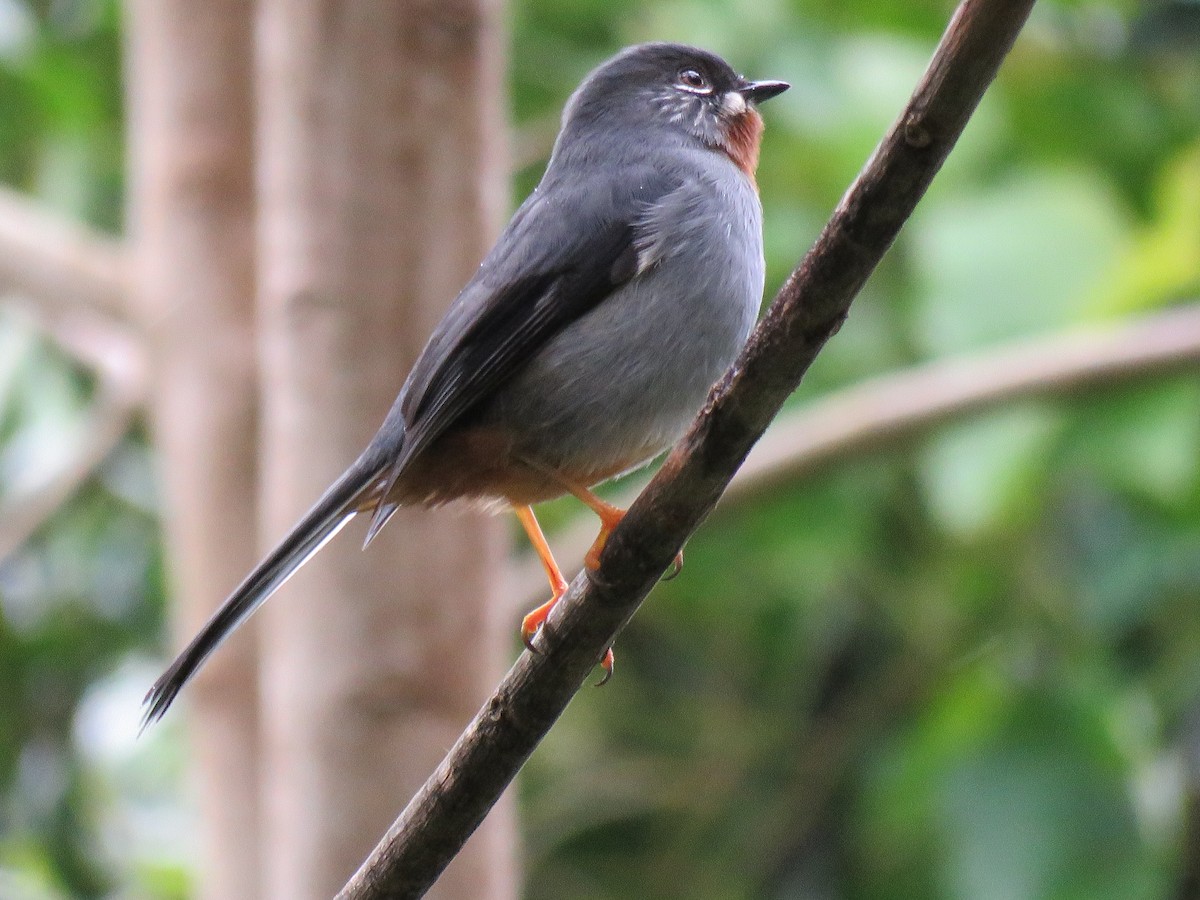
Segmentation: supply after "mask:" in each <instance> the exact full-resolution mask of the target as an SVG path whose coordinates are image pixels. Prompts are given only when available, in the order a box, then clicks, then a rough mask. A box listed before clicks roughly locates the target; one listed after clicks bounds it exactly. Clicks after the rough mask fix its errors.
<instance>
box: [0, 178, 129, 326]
mask: <svg viewBox="0 0 1200 900" xmlns="http://www.w3.org/2000/svg"><path fill="white" fill-rule="evenodd" d="M126 279H127V270H126V265H125V253H124V250H123V249H122V246H121V243H120V242H119V241H118V240H116V239H115V238H109V237H105V236H103V235H100V234H98V233H96V232H93V231H91V230H89V229H88V228H86V227H85V226H83V225H80V224H78V223H75V222H71V221H69V220H67V219H63V218H59V217H57V216H54V215H52V214H51V213H50V212H48V211H47V210H45V209H42V208H41V207H40V206H38V204H36V203H34V202H33V201H31V200H29V199H27V198H25V197H23V196H22V195H20V194H18V193H17V192H15V191H11V190H8V189H6V188H0V285H2V286H4V287H6V288H10V289H12V290H14V291H15V292H17V293H20V294H22V295H27V296H28V297H30V298H31V299H33V300H35V301H37V302H39V303H41V304H48V305H52V306H55V307H57V308H59V309H62V308H64V307H79V306H83V307H86V308H89V309H93V310H96V311H99V312H102V313H105V314H107V315H110V316H113V317H114V318H117V319H123V320H127V319H128V318H129V308H128V303H127V289H128V284H127V280H126Z"/></svg>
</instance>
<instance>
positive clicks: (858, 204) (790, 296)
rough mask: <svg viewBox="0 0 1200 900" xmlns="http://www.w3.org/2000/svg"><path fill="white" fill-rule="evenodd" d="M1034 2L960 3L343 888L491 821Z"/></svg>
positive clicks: (728, 473)
mask: <svg viewBox="0 0 1200 900" xmlns="http://www.w3.org/2000/svg"><path fill="white" fill-rule="evenodd" d="M1032 5H1033V0H966V2H964V3H963V4H962V5H961V6H960V7H959V8H958V10H957V11H956V13H955V15H954V18H953V19H952V20H951V23H950V26H949V28H948V29H947V32H946V34H945V35H944V37H943V39H942V42H941V44H940V45H939V47H938V50H937V52H936V54H935V55H934V58H933V61H932V62H931V64H930V67H929V69H928V70H927V71H926V73H925V76H924V78H923V79H922V81H921V83H920V84H919V85H918V87H917V90H916V93H915V94H914V95H913V98H912V100H911V101H910V102H909V105H908V107H907V108H906V109H905V111H904V113H903V114H902V115H901V117H900V119H899V121H898V123H897V124H896V125H895V126H893V128H892V129H891V131H890V132H889V133H888V135H887V136H886V137H885V138H884V140H883V143H882V144H880V146H879V147H878V148H877V149H876V151H875V153H874V155H873V156H872V158H871V160H870V161H869V162H868V163H867V166H866V168H865V169H864V170H863V172H862V173H861V174H860V175H859V177H858V180H857V181H856V182H855V184H854V185H853V186H852V187H851V189H850V191H849V192H848V193H847V194H846V196H845V197H844V198H843V199H842V202H841V203H840V204H839V206H838V208H837V210H836V211H835V212H834V214H833V218H832V219H831V220H830V222H829V224H828V225H827V226H826V227H825V230H824V231H823V232H822V234H821V236H820V237H819V238H818V239H817V243H816V245H815V246H814V247H813V249H812V250H811V251H810V252H809V253H808V255H807V256H806V257H805V258H804V260H803V262H802V263H801V264H800V266H799V268H798V269H797V270H796V271H795V272H793V274H792V276H791V277H790V278H789V279H788V280H787V282H786V283H785V284H784V286H783V288H782V290H781V291H780V292H779V295H778V296H777V297H776V298H775V301H774V302H773V303H772V305H771V308H770V310H769V311H768V312H767V315H766V317H765V318H764V320H763V321H762V322H761V323H760V324H759V327H758V329H757V330H756V331H755V333H754V335H753V336H752V337H751V339H750V343H749V344H748V345H747V347H746V350H745V351H744V352H743V353H742V355H741V357H740V358H739V359H738V361H737V362H736V363H735V364H734V366H733V368H732V369H731V370H730V371H729V372H728V373H727V374H726V376H725V377H724V378H723V379H722V380H721V382H720V383H719V384H718V385H717V386H716V387H715V388H714V389H713V392H712V393H711V394H710V396H709V399H708V402H707V403H706V404H705V408H704V410H703V411H702V413H701V414H700V416H699V417H698V418H697V419H696V421H695V422H694V423H693V425H692V427H691V429H690V430H689V432H688V433H687V435H686V436H685V437H684V438H683V439H682V440H681V441H680V443H679V444H678V446H677V447H676V448H675V450H674V451H673V452H672V453H671V455H670V456H669V457H668V458H667V461H666V462H665V463H664V464H663V467H662V469H661V470H660V471H659V473H658V474H657V475H656V476H655V478H654V479H653V480H652V481H651V482H650V484H649V486H648V487H647V488H646V490H645V491H644V492H643V493H642V495H641V496H640V497H639V498H638V500H637V501H636V502H635V503H634V504H633V506H632V507H630V510H629V513H628V515H626V517H625V519H624V521H623V522H622V523H621V524H620V525H619V526H618V527H617V528H616V530H614V531H613V533H612V535H611V537H610V538H609V540H608V543H607V545H606V546H605V549H604V553H603V556H602V560H601V567H600V569H599V570H598V571H597V572H594V573H592V574H591V575H590V576H588V575H580V576H579V577H577V578H576V579H575V581H574V582H573V583H572V584H571V588H570V590H569V591H568V593H567V595H566V596H565V597H564V599H563V600H562V601H561V602H560V603H559V604H558V605H557V606H556V607H555V610H554V613H553V614H552V615H551V617H550V621H549V623H548V625H549V631H550V632H551V634H552V635H553V639H549V638H547V637H542V638H541V639H540V640H539V647H538V649H539V652H537V653H524V654H522V655H521V657H520V658H519V659H518V660H517V663H516V665H515V666H514V667H513V668H512V670H510V671H509V673H508V674H507V675H506V676H505V678H504V679H503V681H501V683H500V685H499V687H498V688H497V689H496V692H495V694H493V696H492V697H491V698H490V699H489V700H488V701H487V702H486V703H485V704H484V706H483V708H482V709H481V710H480V711H479V713H478V714H477V715H476V716H475V719H474V720H473V721H472V722H471V723H470V725H469V726H468V727H467V730H466V731H465V732H463V734H462V736H461V737H459V739H458V741H457V742H456V743H455V745H454V747H453V748H452V749H451V750H450V753H449V755H448V756H447V757H446V758H445V759H444V760H443V761H442V763H441V765H439V766H438V768H437V770H436V771H435V772H434V773H433V775H432V776H431V777H430V779H429V780H428V781H427V782H426V783H425V785H424V787H422V788H421V790H420V791H419V792H418V793H417V795H416V796H415V797H414V798H413V799H412V801H411V802H410V803H409V805H408V807H407V808H406V809H405V810H404V812H403V813H401V815H400V817H399V818H398V819H397V820H396V822H395V823H394V824H393V825H392V827H391V828H390V829H389V830H388V833H387V834H386V835H385V836H384V838H383V840H382V841H381V842H380V844H379V845H378V846H377V847H376V848H375V850H374V851H373V852H372V853H371V856H370V857H369V858H368V859H367V861H366V862H365V863H363V866H362V868H360V869H359V871H358V872H357V873H356V874H355V875H354V877H353V878H351V880H350V882H349V883H348V884H347V885H346V887H345V888H343V890H342V892H341V894H340V895H339V896H340V897H342V898H384V897H387V898H396V897H419V896H421V895H422V894H424V892H425V891H426V890H427V889H428V888H429V886H430V885H431V884H432V883H433V881H434V880H435V879H436V878H437V877H438V875H439V874H440V873H441V871H442V870H443V869H444V868H445V866H446V865H447V864H448V863H449V861H450V860H451V859H452V858H453V857H454V855H455V854H456V853H457V852H458V850H459V849H460V848H461V847H462V845H463V843H464V842H465V841H466V839H467V837H468V836H469V835H470V834H471V833H472V832H473V831H474V830H475V828H476V827H477V826H478V825H479V823H480V822H481V821H482V820H483V817H484V816H485V815H486V814H487V811H488V810H489V809H490V808H491V807H492V805H493V804H494V803H495V802H496V800H497V799H498V798H499V796H500V794H501V793H502V792H503V790H504V789H505V788H506V787H507V786H508V784H509V783H510V782H511V781H512V780H513V778H514V777H516V774H517V771H518V770H519V769H520V768H521V766H522V765H523V764H524V762H525V760H526V759H528V758H529V755H530V754H531V753H532V752H533V750H534V748H535V747H536V746H537V744H538V743H539V742H540V741H541V739H542V738H543V737H544V736H545V734H546V732H547V731H549V729H550V726H551V725H553V724H554V722H555V721H556V720H557V718H558V717H559V715H561V714H562V711H563V709H564V708H565V707H566V705H567V703H568V702H570V700H571V698H572V697H573V696H574V695H575V692H576V691H577V690H578V689H579V687H580V685H581V684H582V683H583V681H584V679H585V678H586V677H587V674H588V672H589V671H590V670H591V668H592V667H593V666H594V665H595V663H596V660H597V659H598V658H599V656H600V654H601V653H602V652H603V651H604V648H605V647H607V646H609V645H610V644H611V643H612V641H613V639H614V638H615V637H616V635H617V634H618V633H619V632H620V630H621V628H623V627H624V625H625V623H626V622H627V621H628V620H629V618H630V617H631V616H632V615H633V614H634V612H635V611H636V610H637V608H638V606H639V605H640V604H641V602H642V600H643V599H644V598H645V596H646V595H647V594H648V593H649V592H650V590H651V588H653V587H654V584H655V582H656V581H657V580H658V578H659V576H660V575H661V573H662V572H663V571H664V570H665V569H666V568H667V566H668V565H669V564H670V563H671V560H672V559H673V558H674V556H675V554H676V552H678V550H679V549H680V547H682V546H683V543H684V541H685V540H686V539H687V538H688V536H689V535H690V534H691V533H692V532H693V531H694V530H695V529H696V527H697V526H698V525H699V524H700V522H701V521H702V520H703V519H704V517H705V516H706V515H707V514H708V513H709V512H710V511H711V510H712V508H713V506H714V505H715V504H716V502H717V499H718V498H719V497H720V495H721V492H722V491H723V490H724V489H725V487H726V485H728V484H729V481H730V479H731V478H732V477H733V474H734V472H735V471H736V470H737V468H738V466H739V465H740V464H741V462H742V460H743V459H745V457H746V454H747V453H749V451H750V447H751V446H752V445H753V444H754V442H755V441H756V440H757V439H758V438H759V436H760V435H762V433H763V431H764V430H766V427H767V425H768V424H769V423H770V421H771V419H772V418H773V417H774V416H775V414H776V413H777V412H778V411H779V408H780V406H781V405H782V404H783V402H784V400H785V399H786V398H787V396H788V395H789V394H790V393H791V392H792V391H793V390H794V389H795V387H796V385H797V384H799V383H800V379H801V377H802V376H803V375H804V373H805V371H806V370H807V369H808V367H809V365H810V364H811V363H812V361H813V359H814V358H815V356H816V355H817V353H818V352H819V351H820V349H821V347H822V346H824V344H825V341H827V340H828V339H829V337H830V336H831V335H832V334H833V333H834V332H836V331H837V329H838V327H839V326H840V325H841V323H842V321H843V320H844V319H845V318H846V315H847V312H848V310H849V307H850V302H851V301H852V300H853V298H854V296H855V294H856V293H857V292H858V290H859V289H860V288H861V287H862V285H863V283H864V282H865V281H866V279H867V277H868V275H870V273H871V272H872V271H873V270H874V268H875V266H876V265H878V263H879V260H880V259H881V258H882V257H883V255H884V253H885V252H886V251H887V249H888V247H889V246H890V245H891V243H892V241H893V240H894V239H895V237H896V234H897V233H898V232H899V230H900V227H901V226H902V225H903V223H904V221H905V220H906V219H907V218H908V216H909V215H910V214H911V213H912V210H913V208H914V207H915V206H916V203H917V201H918V200H919V199H920V197H921V196H922V195H923V194H924V192H925V190H926V188H927V187H928V186H929V183H930V181H931V180H932V179H933V176H934V175H935V173H936V172H937V170H938V169H939V168H940V167H941V164H942V162H943V161H944V160H945V158H946V155H947V154H948V153H949V152H950V148H951V147H952V146H953V145H954V143H955V141H956V140H957V139H958V136H959V135H960V134H961V132H962V129H963V127H964V126H965V125H966V122H967V119H968V118H969V117H970V115H971V113H972V112H973V111H974V109H975V106H976V105H977V104H978V102H979V99H980V97H981V96H982V95H983V92H984V90H985V88H986V87H987V85H988V84H989V83H990V82H991V80H992V79H993V78H994V77H995V74H996V71H997V69H998V68H999V66H1000V63H1001V61H1002V60H1003V58H1004V56H1005V55H1006V53H1007V52H1008V50H1009V48H1010V47H1011V46H1012V43H1013V41H1014V40H1015V39H1016V36H1017V33H1018V32H1019V31H1020V29H1021V26H1022V25H1023V24H1024V21H1025V19H1026V17H1027V16H1028V14H1029V10H1030V8H1031V7H1032ZM544 632H545V630H543V633H544Z"/></svg>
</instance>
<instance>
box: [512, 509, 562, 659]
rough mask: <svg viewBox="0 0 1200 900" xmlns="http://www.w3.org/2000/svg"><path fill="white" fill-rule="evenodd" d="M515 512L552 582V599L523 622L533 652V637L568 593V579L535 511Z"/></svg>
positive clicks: (527, 645)
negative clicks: (547, 541)
mask: <svg viewBox="0 0 1200 900" xmlns="http://www.w3.org/2000/svg"><path fill="white" fill-rule="evenodd" d="M513 510H514V511H515V512H516V514H517V518H518V519H520V520H521V527H522V528H524V529H525V534H527V535H528V536H529V543H531V544H533V549H534V552H535V553H537V555H538V559H539V560H541V562H542V568H543V569H545V570H546V577H547V578H548V579H549V580H550V593H551V595H552V596H551V597H550V599H549V600H547V601H546V602H545V603H543V604H542V605H541V606H539V607H538V608H537V609H535V610H534V611H533V612H531V613H530V614H529V615H527V616H526V617H525V618H524V620H522V622H521V639H522V640H524V641H525V646H526V647H528V648H529V649H530V650H533V636H534V635H535V634H536V633H537V630H538V629H539V628H541V627H542V624H543V623H544V622H545V621H546V617H547V616H548V615H550V610H552V609H554V604H555V603H557V602H558V601H559V600H561V599H562V595H563V594H565V593H566V592H567V579H565V578H563V574H562V570H561V569H559V567H558V563H556V562H555V561H554V554H553V553H551V552H550V545H549V544H548V543H546V536H545V535H544V534H542V526H541V525H539V524H538V520H537V517H536V516H534V514H533V509H532V508H530V507H528V506H514V507H513ZM534 652H535V653H536V652H537V651H536V650H535V651H534Z"/></svg>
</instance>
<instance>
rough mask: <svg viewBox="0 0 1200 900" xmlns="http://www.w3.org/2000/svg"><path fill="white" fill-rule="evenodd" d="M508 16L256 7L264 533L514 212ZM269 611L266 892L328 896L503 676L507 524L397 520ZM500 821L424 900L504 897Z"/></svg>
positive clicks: (292, 503)
mask: <svg viewBox="0 0 1200 900" xmlns="http://www.w3.org/2000/svg"><path fill="white" fill-rule="evenodd" d="M500 13H501V9H500V7H499V4H498V3H495V2H492V0H455V2H449V3H446V2H443V3H438V4H411V3H395V2H380V0H376V2H362V3H344V2H340V0H263V2H262V4H261V19H260V22H259V26H260V27H259V39H260V46H259V69H258V74H259V84H260V91H259V95H258V99H259V110H260V118H259V125H260V129H259V134H260V140H261V145H260V169H259V172H260V181H259V188H260V194H259V200H260V210H261V220H260V230H259V238H260V242H259V250H260V254H261V259H262V263H261V267H260V273H261V282H260V326H261V330H262V336H263V340H264V342H265V343H264V346H263V364H262V369H261V373H262V379H263V389H264V390H263V422H264V431H263V435H264V441H263V446H262V450H261V454H262V455H261V463H260V465H261V469H262V474H263V479H262V491H263V494H262V497H263V510H264V527H263V531H262V537H263V538H264V539H266V540H267V541H271V540H274V539H276V538H278V536H279V535H280V534H282V533H283V531H284V530H285V529H286V528H287V527H289V526H290V525H291V524H292V522H293V521H294V520H295V519H296V517H297V516H298V515H299V514H300V513H302V512H303V511H304V509H305V508H307V506H308V505H309V504H310V503H311V502H312V501H313V500H314V499H315V498H316V497H317V496H318V494H319V493H320V492H321V491H322V490H323V489H324V487H325V486H326V485H327V484H328V483H329V482H330V480H332V479H333V478H334V477H335V476H336V475H337V474H338V473H339V472H340V471H341V470H342V469H343V468H344V467H345V466H346V465H348V464H349V463H350V462H351V461H352V460H353V459H354V457H355V456H356V455H357V454H358V452H359V451H360V450H361V448H362V447H363V446H364V445H365V444H366V442H367V440H368V439H369V438H370V436H371V434H372V433H373V432H374V429H375V428H376V427H377V426H378V424H379V422H380V421H381V420H382V418H383V415H384V413H385V412H386V411H387V409H388V406H389V405H390V403H391V401H392V399H393V398H394V396H395V394H396V392H397V390H398V389H399V387H400V385H401V383H402V382H403V379H404V376H405V374H406V373H407V371H408V368H409V366H410V365H411V363H412V361H413V360H414V358H415V356H416V354H417V353H418V352H419V350H420V348H421V346H422V345H423V343H424V341H425V338H426V337H427V336H428V333H429V330H430V329H431V327H432V326H433V324H434V323H435V322H436V320H437V319H438V317H439V316H440V315H441V313H442V312H443V311H444V310H445V308H446V306H447V305H448V304H449V302H450V301H451V300H452V299H453V297H454V296H455V294H456V293H457V292H458V290H459V289H460V287H461V286H462V284H463V283H464V282H465V280H466V279H467V278H468V277H469V276H470V274H471V272H472V271H473V270H474V268H475V267H476V266H477V264H478V262H479V260H480V258H481V256H482V254H483V252H484V251H485V249H486V246H487V243H488V240H489V239H490V238H491V237H492V236H493V235H494V233H495V231H496V229H497V226H498V224H499V223H500V219H501V216H502V215H503V211H504V209H505V207H506V205H507V203H506V189H505V184H506V180H507V173H506V165H505V163H506V154H505V153H504V152H502V150H501V148H502V147H503V146H504V141H505V135H504V124H503V103H502V99H503V88H502V85H503V64H502V49H501V48H502V35H501V23H500ZM362 535H363V526H362V525H361V524H359V526H358V527H352V528H350V529H348V531H347V532H345V533H344V534H343V535H342V536H341V537H340V538H339V539H338V540H335V541H333V542H332V543H331V544H330V545H329V546H328V547H327V548H326V549H325V550H324V551H322V553H321V554H320V555H319V556H318V557H317V558H316V559H315V560H314V561H313V562H312V563H311V564H310V566H309V567H308V568H307V569H306V570H305V571H304V572H302V573H301V574H300V575H299V576H298V577H297V578H295V579H294V580H293V581H292V582H291V583H289V585H288V586H287V587H286V588H285V589H284V590H283V591H282V592H281V594H280V596H279V597H278V598H276V599H275V600H274V601H272V603H270V604H268V606H267V608H266V610H265V612H264V628H263V641H262V664H263V698H264V706H263V720H264V737H265V745H264V761H263V766H264V768H263V775H264V786H265V794H264V797H265V801H264V802H265V806H264V810H265V815H266V832H265V833H266V847H265V854H266V855H265V857H264V864H265V874H264V878H265V879H266V894H267V896H269V897H273V898H281V900H282V898H287V900H304V898H326V897H329V896H332V895H333V894H334V893H336V891H337V890H338V889H339V888H340V887H341V886H342V884H343V883H344V881H345V880H346V879H347V878H348V877H349V876H350V875H351V874H352V873H353V872H354V870H355V869H356V868H357V866H358V864H359V863H360V862H361V861H362V859H363V858H364V857H365V856H366V855H367V853H368V852H369V851H370V850H371V848H372V847H373V846H374V844H375V841H376V840H377V839H378V837H379V836H380V835H381V834H382V833H383V832H384V830H385V829H386V828H387V826H388V825H389V824H390V822H391V821H392V819H393V818H394V816H395V815H396V813H397V811H398V810H399V809H401V808H402V807H403V806H404V804H405V803H406V802H407V800H408V799H409V797H410V796H411V794H412V793H413V792H414V791H415V790H416V789H417V788H418V787H419V786H420V785H421V783H422V782H423V781H424V779H425V777H426V776H427V775H428V773H429V772H430V771H431V770H432V769H433V768H434V766H435V765H436V764H437V762H438V761H439V760H440V759H441V757H442V755H443V753H444V752H445V750H446V749H447V748H448V747H449V746H450V744H451V743H452V742H453V740H454V738H455V737H456V736H457V735H458V733H459V731H460V730H461V728H462V727H463V726H464V725H465V723H466V722H467V721H468V719H469V718H470V716H471V715H472V714H473V712H474V711H475V709H476V708H477V707H478V705H479V704H480V703H481V702H482V700H483V698H484V697H485V696H486V692H487V690H488V688H489V687H490V686H491V684H492V683H493V682H494V680H495V678H496V677H497V675H498V674H499V672H500V670H501V665H502V661H503V655H504V652H505V650H506V648H508V647H510V646H511V638H512V633H513V632H512V629H513V628H514V627H515V624H514V621H509V620H508V618H507V617H505V616H503V615H502V604H500V603H498V602H496V601H497V600H498V599H499V591H498V588H499V585H498V583H497V582H498V578H497V576H498V575H499V573H500V571H501V566H502V557H503V548H504V543H505V541H504V530H503V524H502V523H501V522H499V521H496V520H494V519H484V518H481V517H479V516H476V515H473V514H467V513H463V512H457V513H454V514H446V513H430V512H425V511H421V510H413V511H403V512H402V513H401V514H400V515H398V516H396V518H395V519H394V520H393V522H392V524H390V525H389V526H388V528H387V529H385V531H384V532H383V534H382V535H381V536H380V538H379V539H378V540H377V541H376V542H375V543H374V544H372V546H371V548H370V550H369V551H368V552H366V553H363V552H361V551H360V548H359V544H360V541H361V538H362ZM510 818H511V816H510V814H509V812H508V811H507V810H502V811H500V814H499V815H494V816H493V817H492V818H491V819H490V820H489V821H488V822H487V823H485V825H484V827H483V828H481V829H480V831H479V832H478V833H477V834H476V835H475V837H474V838H473V842H472V844H468V846H467V850H466V852H465V853H464V854H463V855H462V856H460V858H459V859H458V860H456V862H455V864H454V865H453V866H452V867H451V868H450V870H449V871H448V872H447V873H446V876H445V877H444V878H443V880H442V883H441V884H439V885H438V887H437V888H436V889H435V891H434V894H433V895H434V896H440V897H462V898H482V897H487V898H505V897H508V896H512V895H513V894H514V892H515V871H514V863H513V846H512V845H513V842H514V837H513V831H512V828H511V824H510V821H509V819H510Z"/></svg>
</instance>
